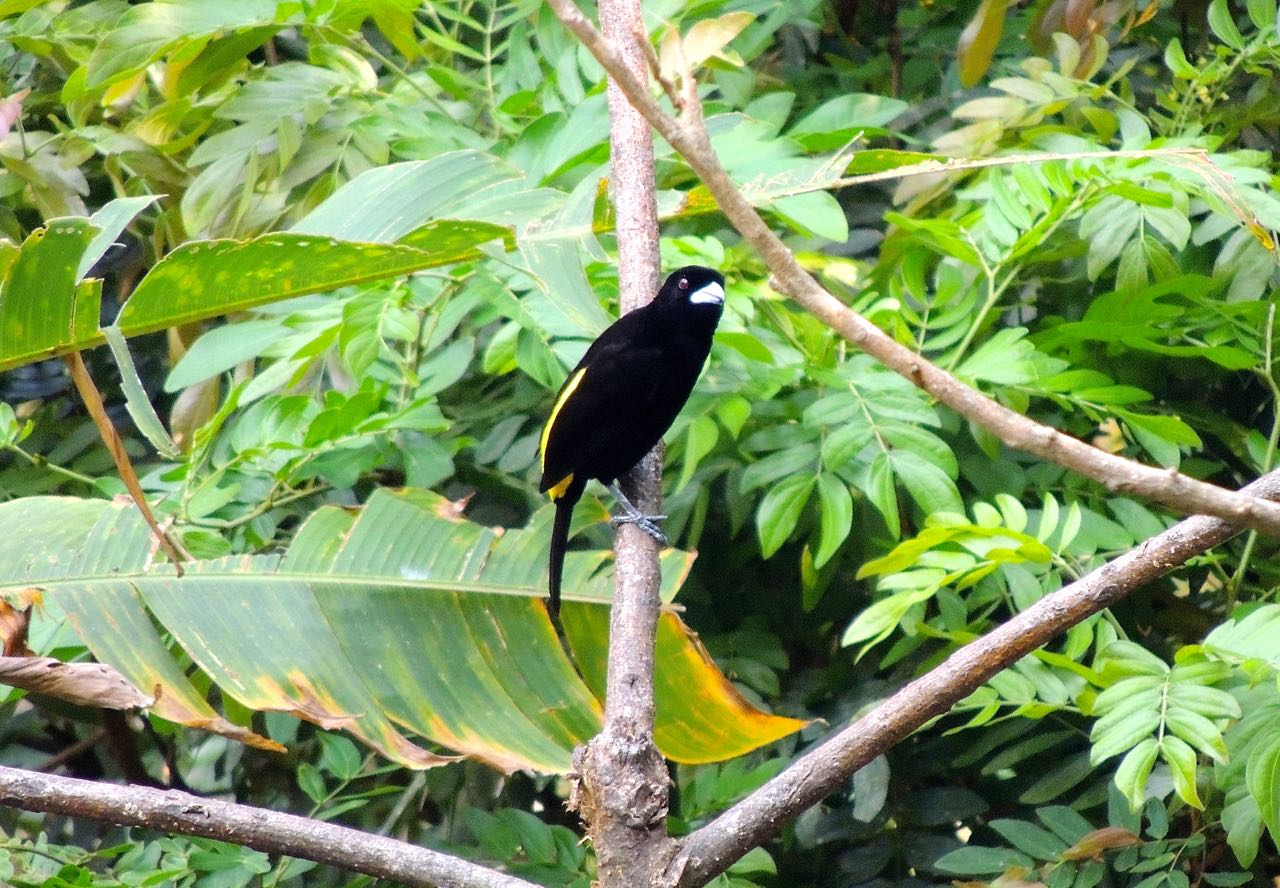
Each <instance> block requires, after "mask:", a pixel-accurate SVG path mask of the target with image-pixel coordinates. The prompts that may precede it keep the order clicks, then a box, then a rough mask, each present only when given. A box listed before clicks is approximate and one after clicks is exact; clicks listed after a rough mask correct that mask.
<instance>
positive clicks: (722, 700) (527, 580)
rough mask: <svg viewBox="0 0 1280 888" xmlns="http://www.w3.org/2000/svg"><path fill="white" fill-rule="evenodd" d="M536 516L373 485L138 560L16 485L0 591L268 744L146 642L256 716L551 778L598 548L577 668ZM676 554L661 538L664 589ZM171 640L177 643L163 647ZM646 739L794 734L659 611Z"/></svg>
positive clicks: (178, 707) (122, 541)
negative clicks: (174, 561) (272, 549)
mask: <svg viewBox="0 0 1280 888" xmlns="http://www.w3.org/2000/svg"><path fill="white" fill-rule="evenodd" d="M549 517H550V510H543V511H542V512H540V513H539V514H538V515H536V516H535V518H534V520H533V521H532V522H531V523H530V526H529V527H527V528H524V529H521V530H506V531H502V530H496V529H492V528H487V527H484V526H481V525H479V524H475V523H473V522H470V521H467V520H465V519H463V518H461V517H459V516H458V515H457V514H456V511H455V509H454V507H453V504H451V503H449V502H448V501H446V500H443V499H442V498H440V497H438V496H437V495H435V494H431V493H427V492H423V491H413V490H402V491H396V492H393V491H389V490H381V491H378V492H377V493H375V494H374V495H373V496H372V497H371V498H370V500H369V502H368V504H367V505H366V506H364V507H363V508H362V509H358V510H353V509H344V508H339V507H336V506H326V507H322V508H320V509H319V510H317V511H316V512H315V513H314V514H313V515H312V516H311V517H310V518H309V519H308V520H307V521H306V523H305V524H304V525H303V526H302V527H301V528H300V529H299V531H298V533H297V535H296V536H295V538H294V541H293V544H292V545H291V546H290V547H289V549H288V551H286V552H285V553H283V554H282V555H272V556H241V557H233V558H226V559H220V560H216V561H205V562H197V563H194V564H189V565H186V566H185V575H184V576H182V577H178V576H177V575H176V574H175V573H174V571H173V569H172V567H171V566H169V565H152V564H151V559H152V555H153V543H152V540H151V538H150V536H149V534H148V532H147V528H146V526H145V525H144V524H143V523H142V521H141V520H140V519H139V518H138V516H137V511H136V509H133V508H132V507H131V506H129V505H126V504H121V503H114V502H108V501H104V500H77V499H69V498H59V497H34V498H28V499H20V500H15V501H13V502H9V503H5V504H3V505H0V526H3V527H5V528H6V532H5V534H4V535H2V536H0V594H3V593H5V592H14V591H18V590H22V591H24V592H26V593H27V594H29V591H28V590H30V589H31V588H33V587H34V588H38V589H41V590H43V593H44V594H43V598H44V602H45V613H44V617H45V618H49V619H58V618H60V617H63V616H65V619H66V620H67V621H68V623H69V624H70V625H71V626H72V627H73V628H74V630H75V631H76V632H77V633H78V634H79V635H80V637H81V638H82V640H83V641H84V643H85V644H86V645H87V646H88V648H89V649H90V650H91V651H92V652H93V654H94V656H96V657H97V658H98V659H99V660H101V661H103V662H105V663H108V664H110V665H112V666H114V667H115V668H116V669H118V670H119V671H120V672H121V673H122V674H123V675H124V676H125V677H126V678H128V679H129V680H130V681H132V682H133V683H134V684H136V685H137V686H138V687H139V688H140V689H145V691H146V692H147V693H153V692H154V693H155V694H156V697H157V700H156V703H155V704H154V707H153V710H154V711H155V712H156V714H158V715H160V716H162V717H165V718H168V719H172V720H174V721H178V722H181V723H183V724H189V725H196V726H199V727H203V728H207V729H210V730H215V731H220V732H223V733H229V734H232V735H234V736H238V737H240V738H241V739H245V740H248V741H249V742H257V743H259V744H261V745H269V741H265V740H264V739H262V738H258V737H256V736H255V735H252V734H251V733H249V732H247V731H246V730H245V729H244V728H240V727H237V726H234V725H230V724H228V723H227V722H226V721H225V720H223V719H222V718H221V717H220V716H218V715H217V713H216V712H215V711H214V710H213V709H212V708H211V707H210V706H209V704H208V703H207V702H206V701H205V699H204V697H203V696H202V695H201V694H200V693H198V692H197V691H196V689H195V687H194V686H193V684H192V683H191V681H190V680H189V679H188V678H187V676H186V675H185V674H184V672H183V671H182V668H181V667H180V665H179V662H178V660H176V659H175V652H174V651H172V650H171V648H170V644H169V642H168V640H167V638H166V636H168V638H169V639H171V640H172V642H174V643H176V645H177V646H178V647H179V648H181V652H185V654H186V655H187V656H189V657H190V658H191V660H193V661H194V662H195V663H196V664H197V665H198V666H199V667H200V669H201V670H203V672H204V673H205V674H206V675H207V676H208V677H209V678H210V679H212V681H213V682H214V683H215V684H216V685H217V686H218V687H220V688H221V689H222V692H223V693H225V694H230V695H231V696H232V697H234V698H235V699H236V700H238V701H239V702H240V703H242V704H244V705H245V706H247V707H249V708H251V709H255V710H275V711H287V712H293V713H296V714H297V715H299V716H300V717H302V718H305V719H308V720H310V721H313V722H316V723H318V724H321V725H324V726H326V727H330V728H343V729H346V730H348V731H350V732H351V733H352V734H354V735H356V736H357V737H359V738H360V739H361V740H363V741H364V742H365V743H367V744H369V745H370V746H372V747H373V748H375V749H377V750H378V751H380V752H381V753H383V754H384V755H386V756H387V757H388V758H391V759H393V760H395V761H398V762H401V763H403V764H405V765H409V766H413V767H428V766H431V765H433V764H437V763H440V762H443V761H447V760H449V756H448V755H447V754H439V753H436V752H433V751H431V750H428V749H426V748H423V747H422V746H421V745H419V744H418V743H416V742H414V741H411V740H410V739H409V738H408V737H406V736H405V735H404V734H403V733H402V731H403V730H405V729H407V730H408V731H409V732H412V733H414V734H417V735H419V736H420V737H423V738H426V739H427V740H429V741H432V742H433V743H435V744H439V745H440V746H442V747H445V748H446V749H447V750H448V751H449V752H450V753H457V754H462V755H468V756H473V757H475V758H478V759H481V760H483V761H486V762H488V763H490V764H492V765H494V766H496V767H499V768H502V769H507V770H512V769H517V768H527V769H531V770H537V771H544V772H563V771H565V770H567V769H568V767H569V757H570V753H571V751H572V749H573V747H574V746H575V745H576V744H578V743H582V742H584V741H585V740H587V739H588V738H589V737H591V736H592V735H593V734H594V733H595V732H596V731H597V730H598V728H599V725H600V703H599V700H598V698H597V694H598V693H599V690H600V688H601V686H602V682H603V670H604V662H603V651H604V649H605V644H606V639H607V635H608V610H609V609H608V601H609V598H610V596H611V591H612V582H613V580H612V570H611V564H610V554H609V553H608V552H602V551H591V552H573V553H571V554H570V557H569V558H568V560H567V562H566V565H565V582H564V585H565V589H566V602H565V606H564V621H565V624H566V629H567V634H568V638H569V643H570V646H571V648H572V651H573V654H574V658H575V660H576V662H577V665H578V668H579V669H581V671H582V674H583V675H585V676H586V677H587V680H588V682H589V683H586V682H584V681H583V679H582V678H580V677H579V674H578V672H577V671H576V670H575V668H574V664H573V663H571V662H570V661H569V659H568V657H567V656H566V655H565V653H564V651H563V650H562V648H561V646H560V644H559V642H558V641H557V639H556V637H555V633H554V631H553V629H552V627H551V624H550V622H549V621H548V619H547V615H546V611H545V609H544V608H543V607H542V605H541V603H540V601H539V600H538V597H539V596H540V595H541V594H542V586H543V584H544V573H545V557H546V552H545V546H546V541H547V539H548V530H549V527H548V524H549ZM692 560H693V556H692V555H690V554H687V553H683V552H677V551H668V552H667V553H665V555H664V558H663V569H664V571H663V572H664V586H666V587H667V589H668V592H670V591H672V590H673V589H674V588H675V587H676V586H678V585H679V584H680V582H681V581H682V580H683V578H684V576H685V574H686V573H687V571H688V568H689V565H690V564H691V563H692ZM181 652H179V653H178V655H179V656H181ZM658 663H659V675H658V698H657V703H658V714H659V727H658V740H659V746H660V748H662V750H663V752H664V753H665V754H666V755H668V756H669V757H671V758H673V759H675V760H677V761H683V762H705V761H713V760H718V759H724V758H730V757H732V756H735V755H739V754H741V753H743V752H746V751H748V750H750V749H753V748H756V747H758V746H760V745H762V744H765V743H769V742H771V741H773V740H776V739H778V738H780V737H783V736H785V735H787V734H789V733H791V732H792V731H795V730H797V729H798V728H799V727H801V725H802V723H801V722H798V721H796V720H794V719H788V718H781V717H777V716H773V715H768V714H766V713H763V712H761V711H759V710H757V709H755V708H754V707H753V706H751V705H750V704H749V703H747V701H746V700H745V699H743V698H742V697H741V696H740V695H739V694H738V693H737V692H736V691H735V690H734V689H733V687H732V686H731V685H730V684H729V683H728V682H727V681H726V680H725V678H724V676H723V675H722V674H721V673H720V672H719V671H718V670H717V669H716V667H715V666H714V664H713V663H712V662H711V660H710V658H709V657H707V655H706V653H705V652H704V651H703V650H702V648H701V646H700V645H699V644H698V643H697V641H696V639H695V638H694V637H693V635H692V633H690V631H689V630H688V629H687V628H686V627H685V626H684V624H683V623H682V622H681V621H680V620H679V619H678V618H677V617H676V616H675V615H674V614H670V613H668V614H664V616H663V620H662V624H661V630H660V634H659V654H658Z"/></svg>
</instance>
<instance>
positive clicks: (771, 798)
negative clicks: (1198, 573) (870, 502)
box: [662, 470, 1280, 888]
mask: <svg viewBox="0 0 1280 888" xmlns="http://www.w3.org/2000/svg"><path fill="white" fill-rule="evenodd" d="M1244 492H1246V493H1248V494H1249V495H1251V496H1258V497H1267V498H1268V499H1276V498H1280V470H1277V471H1273V472H1270V473H1269V474H1266V475H1263V476H1262V477H1261V478H1259V479H1258V480H1256V481H1254V482H1253V483H1252V484H1250V485H1249V486H1248V487H1245V488H1244ZM1240 530H1241V528H1240V527H1238V526H1235V525H1231V524H1228V523H1227V522H1225V521H1222V520H1220V519H1217V518H1208V517H1205V516H1196V517H1194V518H1188V519H1186V520H1185V521H1182V522H1180V523H1178V524H1176V525H1174V526H1173V527H1171V528H1169V529H1168V530H1166V531H1165V532H1164V533H1161V534H1158V535H1156V536H1153V537H1151V538H1150V539H1148V540H1146V541H1145V542H1143V543H1142V544H1141V545H1139V546H1137V547H1135V548H1133V549H1131V550H1130V551H1128V552H1126V553H1125V554H1124V555H1121V556H1120V557H1119V558H1116V559H1115V560H1114V561H1111V562H1108V563H1107V564H1104V565H1103V566H1102V567H1100V568H1098V569H1097V570H1095V571H1093V572H1092V573H1090V574H1088V575H1086V576H1084V577H1083V578H1081V579H1079V580H1077V581H1076V582H1074V583H1072V584H1071V585H1069V586H1065V587H1063V588H1062V589H1059V590H1058V591H1057V592H1054V593H1052V594H1051V595H1047V596H1045V597H1044V598H1042V599H1040V600H1039V601H1038V602H1036V603H1035V604H1033V605H1032V606H1031V607H1029V608H1027V609H1026V610H1025V611H1023V612H1022V613H1020V614H1018V615H1017V616H1015V617H1013V618H1012V619H1010V620H1009V621H1008V622H1006V623H1004V624H1003V625H1001V626H999V627H997V628H996V629H993V630H992V631H991V632H989V633H987V634H986V635H984V636H983V637H982V638H980V639H978V640H977V641H974V642H971V643H969V644H967V645H965V646H964V647H962V648H960V649H959V650H958V651H956V652H955V653H953V654H952V655H951V656H950V657H948V658H947V659H946V660H945V661H944V662H943V663H942V664H941V665H940V666H937V667H935V668H934V669H932V670H930V671H929V672H928V673H926V674H925V675H923V676H921V677H920V678H917V679H916V680H915V681H913V682H911V683H910V684H908V685H906V686H905V687H903V688H902V689H901V690H899V691H898V692H897V693H896V694H894V695H893V696H892V697H890V698H889V699H887V700H885V701H884V702H883V703H881V704H880V705H879V706H877V707H876V708H875V709H873V710H872V711H871V712H869V713H868V714H867V715H865V716H863V717H862V718H860V719H858V720H857V721H855V722H854V723H853V724H851V725H849V726H848V727H846V728H844V729H843V730H841V731H840V732H839V733H837V734H835V735H833V736H832V737H830V738H829V739H827V740H825V741H824V742H823V743H822V744H820V745H819V746H816V747H814V748H813V749H811V750H810V751H809V752H807V753H806V754H805V755H804V756H802V757H801V758H799V759H797V760H796V761H795V762H794V763H793V764H792V765H791V766H790V767H788V768H787V769H786V770H785V771H783V772H782V773H781V774H779V775H778V776H777V777H775V778H774V779H773V780H770V781H769V782H768V783H766V784H765V785H764V786H762V787H761V788H760V789H758V790H756V791H755V792H753V793H752V794H751V795H749V796H747V797H746V798H745V799H743V800H742V801H740V802H739V803H738V804H736V805H734V806H733V807H732V808H730V809H729V810H728V811H726V812H724V813H723V814H721V815H720V816H719V817H717V818H716V819H715V820H713V821H712V822H711V823H709V824H707V825H706V826H704V827H703V828H701V829H699V830H697V831H695V832H693V833H691V834H690V835H689V836H688V837H687V838H685V840H684V841H683V843H682V847H681V851H680V853H679V855H678V856H677V857H676V860H675V861H674V863H673V865H672V868H671V869H670V870H669V871H668V881H666V882H664V883H662V884H664V885H678V886H681V888H691V886H698V885H704V884H706V883H707V882H708V881H710V880H711V879H712V878H714V877H715V876H716V874H718V873H721V872H723V871H724V869H725V868H726V867H727V866H729V864H731V863H732V862H733V861H734V860H736V859H738V858H739V857H741V856H742V855H743V854H745V853H746V852H747V851H749V850H751V849H752V848H754V847H755V846H756V845H759V844H761V843H762V842H764V841H766V840H768V839H769V838H770V837H772V836H773V835H775V834H776V833H777V832H778V831H779V830H780V829H782V826H783V824H785V823H786V822H787V821H788V820H790V819H791V818H792V817H795V816H796V815H797V814H799V813H800V812H801V811H803V810H804V809H806V808H808V807H810V806H811V805H814V804H816V803H817V802H819V801H821V800H822V799H823V798H824V797H826V796H827V795H830V794H831V793H832V792H833V791H835V790H836V789H837V788H838V787H839V786H840V785H841V784H842V783H843V782H844V781H845V780H847V779H848V778H849V777H850V776H851V775H852V774H853V773H854V772H855V771H857V770H858V769H859V768H861V767H862V766H863V765H865V764H867V763H868V762H870V761H871V760H872V759H874V758H875V757H876V756H878V755H880V754H881V753H882V752H884V751H885V750H887V749H889V748H891V747H892V746H894V744H896V743H898V742H899V741H901V740H902V739H904V738H905V737H907V736H908V735H909V734H911V733H912V732H913V731H915V730H917V729H918V728H920V727H922V726H923V725H924V724H925V723H926V722H928V721H929V720H930V719H933V718H936V717H938V716H939V715H943V714H945V713H946V712H947V711H948V710H949V709H950V708H951V707H952V706H953V705H955V704H956V703H957V702H958V701H960V700H962V699H964V697H966V696H967V695H969V694H970V693H971V692H973V691H974V690H976V689H977V688H979V687H980V686H982V685H983V684H984V683H985V682H986V681H987V680H989V679H990V678H991V677H992V676H994V675H995V674H996V673H998V672H1000V671H1001V670H1002V669H1005V668H1007V667H1009V666H1012V665H1013V664H1014V663H1016V662H1017V661H1018V660H1019V659H1021V658H1022V657H1024V656H1026V655H1027V654H1029V653H1031V652H1032V651H1034V650H1035V649H1036V648H1038V647H1040V646H1041V645H1043V644H1045V643H1047V642H1049V641H1051V640H1052V639H1053V638H1054V637H1055V636H1057V635H1059V634H1060V633H1062V632H1065V631H1066V630H1067V629H1070V628H1071V627H1072V626H1074V625H1076V624H1077V623H1079V622H1081V621H1083V620H1084V619H1086V618H1087V617H1090V616H1092V615H1093V614H1096V613H1097V612H1098V611H1100V610H1102V609H1104V608H1107V607H1110V606H1111V605H1113V604H1115V603H1116V602H1117V601H1119V600H1120V599H1121V598H1124V597H1125V596H1126V595H1128V594H1129V593H1130V592H1132V591H1133V590H1134V589H1136V588H1138V587H1139V586H1142V585H1144V584H1146V583H1149V582H1151V581H1153V580H1156V579H1158V578H1159V577H1161V576H1163V575H1164V574H1166V573H1168V572H1169V571H1171V570H1173V569H1174V568H1175V567H1178V566H1179V565H1181V564H1182V563H1183V562H1185V561H1186V560H1187V559H1188V558H1191V557H1193V556H1195V555H1199V554H1200V553H1201V552H1204V551H1205V550H1207V549H1210V548H1212V547H1214V546H1216V545H1218V544H1219V543H1222V542H1224V541H1226V540H1228V539H1230V538H1231V537H1232V536H1234V535H1235V534H1237V533H1239V532H1240Z"/></svg>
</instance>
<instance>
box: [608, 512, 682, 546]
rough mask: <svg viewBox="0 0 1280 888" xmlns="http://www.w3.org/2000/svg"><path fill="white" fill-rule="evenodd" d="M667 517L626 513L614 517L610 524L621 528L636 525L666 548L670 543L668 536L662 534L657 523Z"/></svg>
mask: <svg viewBox="0 0 1280 888" xmlns="http://www.w3.org/2000/svg"><path fill="white" fill-rule="evenodd" d="M666 517H667V516H666V515H642V514H640V513H638V512H637V513H636V514H635V515H629V514H626V513H624V514H622V515H614V516H613V517H612V518H610V519H609V523H610V524H612V525H613V526H614V527H621V526H622V525H624V524H634V525H635V526H636V527H638V528H640V529H641V530H643V531H644V532H645V533H647V534H648V535H649V536H651V537H653V538H654V539H655V540H657V541H658V545H659V546H662V547H663V548H666V547H667V546H669V545H670V543H668V542H667V535H666V534H665V533H663V532H662V530H661V528H659V527H658V524H657V522H659V521H661V520H662V519H663V518H666Z"/></svg>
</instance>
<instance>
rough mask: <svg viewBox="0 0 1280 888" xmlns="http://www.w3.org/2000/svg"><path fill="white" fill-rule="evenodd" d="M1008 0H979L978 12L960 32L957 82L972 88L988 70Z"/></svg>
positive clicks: (1002, 24) (1002, 30) (1002, 26)
mask: <svg viewBox="0 0 1280 888" xmlns="http://www.w3.org/2000/svg"><path fill="white" fill-rule="evenodd" d="M1008 5H1009V0H982V3H981V4H979V6H978V10H977V12H975V13H974V14H973V18H972V19H970V20H969V24H967V25H965V28H964V30H963V31H961V32H960V40H959V42H958V43H957V45H956V59H957V60H958V61H959V63H960V83H961V84H962V85H963V86H966V87H968V86H973V85H975V84H976V83H977V82H978V81H979V80H981V79H982V75H983V74H986V73H987V68H989V67H991V59H992V58H993V57H994V56H995V52H996V47H997V46H998V45H999V43H1000V35H1001V34H1002V33H1003V32H1004V13H1005V9H1006V8H1007V7H1008Z"/></svg>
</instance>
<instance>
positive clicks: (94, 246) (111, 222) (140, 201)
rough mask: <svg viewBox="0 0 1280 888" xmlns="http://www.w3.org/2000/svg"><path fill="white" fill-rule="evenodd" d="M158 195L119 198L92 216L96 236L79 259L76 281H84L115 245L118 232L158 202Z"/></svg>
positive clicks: (91, 220)
mask: <svg viewBox="0 0 1280 888" xmlns="http://www.w3.org/2000/svg"><path fill="white" fill-rule="evenodd" d="M159 199H160V198H159V196H158V195H154V194H146V195H142V196H141V197H121V198H117V199H116V200H113V201H109V202H108V203H106V204H104V205H103V207H102V209H100V210H98V212H96V213H94V214H93V217H92V218H90V220H89V221H90V222H91V223H93V225H94V226H95V227H97V229H98V234H97V235H96V236H95V237H94V239H93V240H92V241H91V242H90V243H89V246H88V247H87V248H86V249H85V251H84V255H83V256H81V257H80V265H79V266H78V267H77V268H76V281H77V282H78V281H81V280H83V279H84V277H85V275H87V274H88V273H89V270H90V269H92V268H93V265H94V263H96V262H97V261H98V260H99V259H101V258H102V257H103V256H104V255H105V254H106V252H107V250H109V249H111V247H112V245H113V244H115V242H116V238H117V237H119V236H120V232H122V231H124V229H125V226H127V225H128V224H129V223H130V222H132V221H133V218H134V217H135V216H137V215H138V214H139V213H141V212H142V211H143V210H144V209H146V208H147V207H149V206H150V205H151V204H153V203H155V202H156V201H157V200H159Z"/></svg>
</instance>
